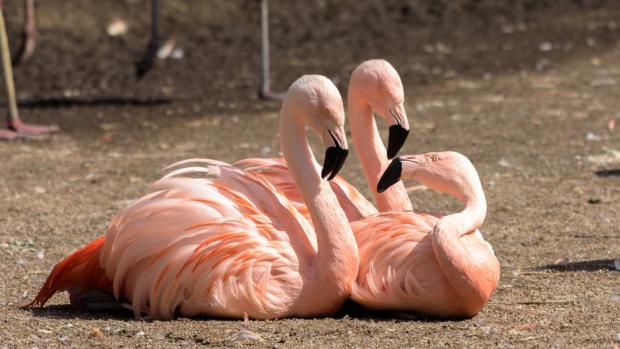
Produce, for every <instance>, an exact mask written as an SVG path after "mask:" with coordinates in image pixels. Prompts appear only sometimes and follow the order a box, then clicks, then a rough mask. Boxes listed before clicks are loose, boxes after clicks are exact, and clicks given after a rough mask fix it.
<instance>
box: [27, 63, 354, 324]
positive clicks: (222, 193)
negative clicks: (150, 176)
mask: <svg viewBox="0 0 620 349" xmlns="http://www.w3.org/2000/svg"><path fill="white" fill-rule="evenodd" d="M306 126H308V127H309V128H311V129H312V130H313V131H315V132H316V133H317V134H318V135H319V136H320V137H321V138H322V139H323V142H324V144H325V146H326V147H327V151H326V155H325V166H324V167H323V169H322V171H321V172H319V169H317V167H316V166H315V159H314V156H313V154H312V151H311V149H310V147H309V146H308V143H307V139H306V137H305V127H306ZM280 130H281V133H282V135H281V145H282V152H283V153H284V157H285V158H286V160H287V163H288V164H289V165H290V170H291V173H292V175H293V177H294V178H295V179H296V181H297V183H298V185H299V189H300V191H301V195H302V196H303V198H304V199H305V200H306V205H307V207H308V210H309V211H310V216H311V217H312V221H313V222H312V223H313V225H314V229H312V228H311V225H310V223H309V222H307V221H306V220H305V219H304V218H303V216H301V215H300V214H299V213H298V212H297V210H296V209H295V208H294V206H293V205H292V204H291V203H290V202H289V201H288V200H287V199H286V198H285V197H284V196H283V195H282V194H281V193H279V192H278V191H277V190H276V189H275V188H274V187H273V186H272V185H271V184H269V183H268V182H266V181H264V180H263V179H261V177H259V176H255V175H253V174H251V173H247V172H244V171H242V170H241V169H239V168H237V167H234V166H230V165H227V164H224V163H221V162H218V161H215V160H199V161H200V162H202V163H206V167H205V166H193V167H183V168H179V169H177V170H174V171H172V172H171V173H170V174H168V175H166V176H165V177H164V178H162V179H161V180H159V181H158V182H156V183H155V189H156V191H155V192H153V193H151V194H148V195H146V196H145V197H143V198H142V199H140V200H138V201H136V202H135V203H133V204H131V205H130V206H129V207H127V208H125V209H124V210H122V211H121V212H120V213H119V214H118V215H117V216H116V217H115V218H114V219H113V221H112V223H111V224H110V228H109V230H108V233H107V235H106V236H105V237H101V238H99V239H97V240H95V241H93V242H91V243H90V244H88V245H87V246H85V247H83V248H81V249H80V250H78V251H77V252H74V253H73V254H72V255H70V256H68V257H67V258H65V259H64V260H63V261H61V262H60V263H58V264H57V265H56V266H55V267H54V270H52V272H51V273H50V275H49V277H48V278H47V281H46V282H45V284H44V285H43V287H42V288H41V290H40V292H39V294H38V295H37V297H36V298H35V299H34V300H33V302H32V303H30V304H29V305H28V306H35V305H40V306H42V305H44V304H45V302H46V301H47V300H48V299H49V298H50V297H51V296H52V295H53V294H55V293H56V292H58V291H60V290H69V292H70V295H71V300H72V303H74V302H80V300H83V297H84V296H85V293H87V291H89V290H93V289H98V290H100V291H103V292H105V293H110V294H113V295H114V298H115V299H116V300H117V301H123V302H129V304H131V305H130V307H131V308H132V309H133V311H134V314H135V315H136V316H137V317H138V316H141V315H142V314H146V315H147V316H148V317H150V318H156V319H170V318H172V317H174V316H177V315H180V316H196V315H206V316H223V317H234V318H239V317H243V316H244V313H247V314H248V315H249V316H251V317H253V318H280V317H287V316H321V315H327V314H332V313H334V312H335V311H337V310H338V309H339V308H340V306H341V304H342V303H343V302H344V300H345V299H346V298H347V297H348V296H349V294H350V289H351V285H352V283H353V281H354V280H355V277H356V275H357V267H358V263H359V258H358V251H357V246H356V243H355V238H354V236H353V233H352V231H351V228H350V226H349V224H348V222H347V221H346V217H345V215H344V212H343V211H342V209H341V208H340V207H339V206H338V202H337V200H336V197H335V195H334V193H333V191H332V190H331V189H330V186H329V185H328V183H327V182H326V181H325V180H324V178H333V177H334V176H335V175H336V173H337V172H338V170H339V169H340V168H341V167H342V164H343V163H344V160H345V159H346V157H347V154H348V150H347V141H346V136H345V132H344V108H343V105H342V99H341V98H340V94H339V93H338V89H337V88H336V87H335V86H334V85H333V83H331V81H329V80H328V79H327V78H325V77H322V76H316V75H307V76H303V77H301V78H299V79H298V80H297V81H296V82H294V83H293V84H292V85H291V87H290V89H289V91H288V93H287V94H286V97H285V100H284V102H283V104H282V108H281V110H280ZM191 162H195V160H186V161H183V162H181V163H177V164H175V165H173V166H175V167H179V166H183V165H185V164H188V163H191ZM196 173H198V174H201V173H209V174H211V175H213V176H215V178H214V179H207V178H189V177H187V176H186V175H189V174H196Z"/></svg>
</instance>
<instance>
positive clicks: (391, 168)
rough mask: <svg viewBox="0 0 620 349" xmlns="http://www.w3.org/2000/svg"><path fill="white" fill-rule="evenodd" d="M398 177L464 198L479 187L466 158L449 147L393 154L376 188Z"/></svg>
mask: <svg viewBox="0 0 620 349" xmlns="http://www.w3.org/2000/svg"><path fill="white" fill-rule="evenodd" d="M401 178H404V179H415V180H416V181H418V182H420V183H421V184H423V185H425V186H427V187H428V188H430V189H432V190H435V191H439V192H443V193H447V194H449V195H452V196H454V197H456V198H457V199H459V200H461V201H463V202H467V201H468V200H469V199H470V198H472V196H473V195H475V194H476V193H479V192H480V190H481V189H482V186H481V184H480V178H479V177H478V173H477V172H476V169H475V168H474V165H473V164H472V163H471V161H469V159H468V158H467V157H466V156H465V155H463V154H460V153H457V152H453V151H445V152H432V153H426V154H419V155H404V156H400V157H397V158H395V159H394V160H392V162H391V163H390V164H389V165H388V167H387V168H386V169H385V171H384V172H383V175H382V176H381V179H380V180H379V183H378V184H377V191H378V192H380V193H381V192H383V191H385V190H386V189H388V188H389V187H390V186H392V185H393V184H395V183H397V182H398V181H399V180H400V179H401Z"/></svg>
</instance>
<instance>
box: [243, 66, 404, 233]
mask: <svg viewBox="0 0 620 349" xmlns="http://www.w3.org/2000/svg"><path fill="white" fill-rule="evenodd" d="M348 101H349V103H348V104H349V106H348V108H349V123H350V125H351V134H352V136H353V142H354V143H355V146H356V148H357V154H358V156H359V158H360V161H361V163H362V166H363V168H364V173H365V174H366V179H367V181H368V185H369V186H370V188H371V191H372V192H373V193H374V196H375V200H376V201H377V205H378V207H379V211H381V212H386V211H404V210H412V206H411V202H410V201H409V197H408V196H407V192H406V191H405V187H404V185H403V184H402V182H398V183H396V184H395V185H393V186H392V187H390V188H389V189H388V190H386V191H385V192H382V193H378V192H376V191H375V188H376V187H377V183H378V181H379V178H380V177H381V174H382V173H383V170H384V169H385V168H386V167H387V163H388V158H393V157H394V156H396V154H397V153H398V151H399V150H400V148H401V147H402V146H403V144H404V143H405V140H406V139H407V136H408V134H409V122H408V120H407V113H406V112H405V107H404V90H403V85H402V82H401V79H400V76H399V75H398V73H397V72H396V69H394V67H393V66H392V65H391V64H390V63H388V62H387V61H385V60H383V59H373V60H369V61H366V62H363V63H362V64H360V65H359V66H358V67H357V68H356V69H355V70H354V71H353V73H352V74H351V81H350V83H349V90H348ZM373 111H375V112H376V113H377V114H379V115H380V116H381V117H383V118H384V119H385V120H386V122H387V123H388V125H389V139H388V149H387V151H386V149H385V146H384V145H383V142H382V141H381V137H380V135H379V131H378V130H377V124H376V122H375V119H374V118H373ZM235 165H236V166H239V167H241V168H244V169H246V170H248V171H251V172H254V173H260V174H261V175H262V176H264V177H265V178H266V179H267V180H268V181H270V182H271V183H272V184H273V185H275V186H276V188H278V189H279V190H280V191H282V192H283V193H285V195H286V197H287V198H289V199H290V200H291V201H293V203H295V205H296V207H297V208H298V210H299V211H300V212H302V213H304V214H305V215H306V216H307V210H306V209H305V207H304V206H305V203H304V201H303V199H302V197H301V195H300V193H299V190H298V189H297V186H296V185H295V180H294V178H293V177H292V176H291V174H290V173H289V171H288V168H287V166H286V162H285V161H284V159H282V158H276V159H260V158H250V159H245V160H241V161H239V162H237V163H235ZM317 166H318V164H317ZM331 185H332V189H333V190H334V192H335V193H336V197H337V198H338V202H339V203H340V206H342V208H343V209H344V211H345V213H346V214H347V218H348V219H349V221H355V220H358V219H361V218H363V217H366V216H369V215H373V214H376V213H377V210H376V208H375V207H374V206H373V205H372V204H371V203H370V202H369V201H368V200H367V199H366V198H365V197H364V196H363V195H362V194H361V193H360V192H359V191H358V190H357V189H356V188H355V187H353V186H352V185H351V184H349V183H348V182H347V181H346V180H344V179H343V178H342V177H340V176H339V177H336V178H335V179H334V180H333V181H332V182H331Z"/></svg>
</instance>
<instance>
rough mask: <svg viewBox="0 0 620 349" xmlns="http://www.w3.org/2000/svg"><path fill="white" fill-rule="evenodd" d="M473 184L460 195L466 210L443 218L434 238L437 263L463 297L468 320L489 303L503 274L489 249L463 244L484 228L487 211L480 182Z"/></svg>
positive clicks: (433, 234) (434, 233) (436, 228)
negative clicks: (467, 237)
mask: <svg viewBox="0 0 620 349" xmlns="http://www.w3.org/2000/svg"><path fill="white" fill-rule="evenodd" d="M476 177H477V176H476ZM471 184H473V185H472V186H471V187H470V186H468V187H467V188H465V189H466V190H467V191H469V192H467V193H464V194H462V195H457V198H459V199H460V200H461V201H463V202H464V203H465V209H464V210H463V211H462V212H459V213H455V214H452V215H448V216H445V217H443V218H441V219H440V220H439V222H438V223H437V226H436V227H435V230H434V231H433V233H432V235H431V236H432V242H433V250H434V253H435V257H436V258H437V262H438V263H439V265H440V267H441V269H442V271H443V273H444V276H445V277H446V279H447V280H448V282H449V283H450V285H451V286H452V287H453V288H454V290H455V291H456V292H457V293H458V294H459V295H460V296H461V299H462V300H463V302H462V304H463V311H464V314H465V315H468V316H473V315H475V314H476V313H478V312H479V311H480V310H481V309H482V307H483V306H484V304H486V302H487V301H488V300H489V298H490V297H491V294H492V293H493V291H494V290H495V288H496V287H497V283H498V281H499V273H500V267H499V262H498V261H497V258H496V257H495V255H494V254H493V252H492V250H491V249H490V247H489V248H488V249H484V248H476V249H471V248H468V246H470V244H468V243H465V242H464V240H461V237H463V236H464V235H467V234H470V233H474V232H475V231H476V229H478V228H479V227H480V226H481V225H482V222H483V221H484V217H485V215H486V210H487V206H486V199H485V197H484V193H483V191H482V186H481V185H480V183H479V181H478V183H471ZM478 247H480V246H478Z"/></svg>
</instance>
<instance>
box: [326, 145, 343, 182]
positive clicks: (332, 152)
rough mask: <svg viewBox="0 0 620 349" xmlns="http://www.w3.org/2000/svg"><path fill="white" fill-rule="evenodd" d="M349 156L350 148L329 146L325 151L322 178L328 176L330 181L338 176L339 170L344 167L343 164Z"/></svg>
mask: <svg viewBox="0 0 620 349" xmlns="http://www.w3.org/2000/svg"><path fill="white" fill-rule="evenodd" d="M348 156H349V150H348V149H343V148H340V147H339V146H336V147H329V148H327V150H326V151H325V161H324V164H323V169H322V170H321V178H323V179H325V178H327V180H328V181H331V180H332V179H334V177H336V175H337V174H338V172H340V170H341V169H342V166H343V165H344V162H345V161H346V160H347V157H348Z"/></svg>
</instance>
